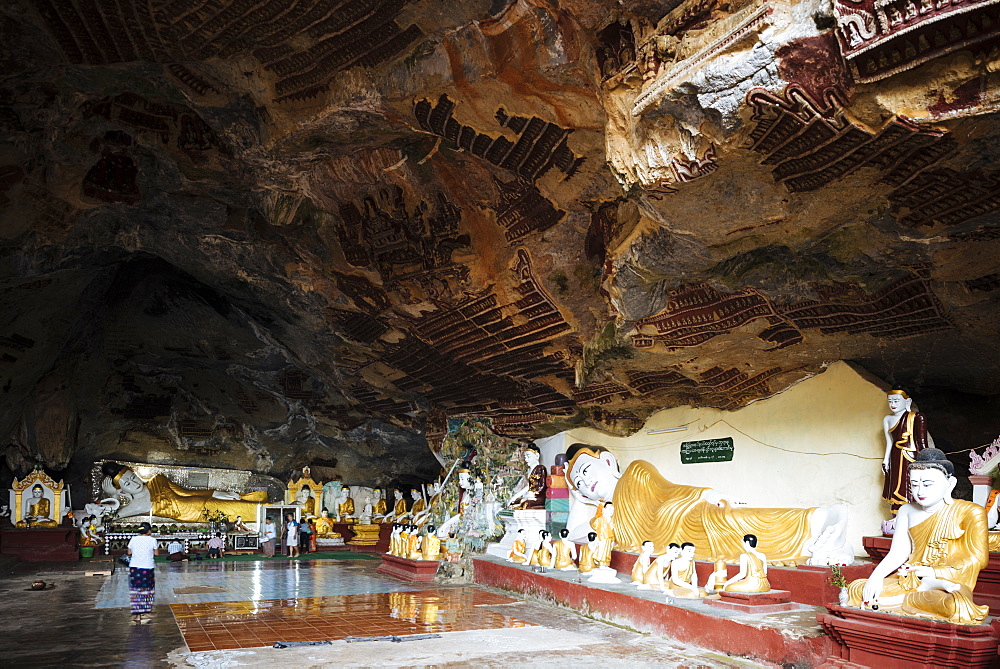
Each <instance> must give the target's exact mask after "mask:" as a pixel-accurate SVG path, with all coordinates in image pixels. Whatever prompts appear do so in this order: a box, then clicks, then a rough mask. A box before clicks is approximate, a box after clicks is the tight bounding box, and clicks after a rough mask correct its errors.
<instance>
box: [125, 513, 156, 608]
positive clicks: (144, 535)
mask: <svg viewBox="0 0 1000 669" xmlns="http://www.w3.org/2000/svg"><path fill="white" fill-rule="evenodd" d="M152 529H153V528H152V526H151V525H150V524H149V523H142V524H141V525H139V535H138V536H135V537H132V538H131V539H129V542H128V550H127V551H126V552H127V553H128V556H129V561H128V595H129V601H130V603H131V605H132V620H134V621H135V624H136V625H141V624H142V622H143V618H142V616H143V614H147V615H148V614H149V613H150V612H151V611H152V610H153V598H154V597H155V595H156V578H155V576H154V573H153V570H154V569H155V567H156V565H155V564H154V563H153V556H155V555H156V554H157V553H159V551H158V550H157V548H156V539H154V538H153V537H151V536H149V533H150V532H151V531H152ZM146 620H147V621H148V620H149V618H146Z"/></svg>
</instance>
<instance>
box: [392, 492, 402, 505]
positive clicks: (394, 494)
mask: <svg viewBox="0 0 1000 669" xmlns="http://www.w3.org/2000/svg"><path fill="white" fill-rule="evenodd" d="M392 494H393V496H394V497H395V498H396V501H397V502H398V501H399V500H401V499H403V491H402V490H393V491H392Z"/></svg>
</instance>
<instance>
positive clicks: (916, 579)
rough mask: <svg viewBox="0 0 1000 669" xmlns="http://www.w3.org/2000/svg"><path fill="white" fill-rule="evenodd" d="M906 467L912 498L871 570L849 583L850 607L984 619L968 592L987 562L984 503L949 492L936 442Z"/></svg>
mask: <svg viewBox="0 0 1000 669" xmlns="http://www.w3.org/2000/svg"><path fill="white" fill-rule="evenodd" d="M908 473H909V492H910V495H911V497H912V498H913V502H912V503H907V504H904V505H903V506H902V507H900V509H899V511H898V512H897V514H896V532H895V534H894V535H893V537H892V544H891V545H890V546H889V552H888V553H887V554H886V556H885V557H884V558H883V559H882V561H881V562H880V563H879V564H878V566H877V567H875V570H874V571H872V574H871V576H870V577H869V578H867V579H858V580H856V581H854V582H853V583H851V584H850V586H848V594H849V600H848V606H852V607H857V608H871V609H872V610H878V611H880V612H888V613H898V614H902V615H906V616H915V617H918V618H928V619H930V620H939V621H942V622H948V623H956V624H960V625H979V624H982V622H983V621H984V620H985V619H986V616H987V615H988V614H989V607H988V606H986V605H985V604H984V605H982V606H979V605H977V604H976V603H975V602H974V601H973V599H972V591H973V589H974V588H975V587H976V580H977V579H978V577H979V571H980V570H981V569H983V568H984V567H985V566H986V564H987V562H988V561H989V552H988V551H987V545H986V542H987V539H986V510H985V509H984V508H983V507H981V506H979V505H978V504H973V503H972V502H967V501H965V500H961V499H953V498H952V496H951V493H952V491H953V490H954V489H955V484H956V483H957V479H956V478H955V466H954V465H953V464H952V463H951V462H950V461H949V460H948V458H947V457H946V456H945V454H944V453H943V452H941V451H940V450H938V449H936V448H926V449H923V450H920V451H917V453H916V454H915V456H914V460H913V462H911V463H910V464H909V466H908Z"/></svg>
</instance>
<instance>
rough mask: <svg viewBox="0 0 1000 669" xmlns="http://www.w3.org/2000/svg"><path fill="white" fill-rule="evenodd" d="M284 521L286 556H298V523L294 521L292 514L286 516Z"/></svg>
mask: <svg viewBox="0 0 1000 669" xmlns="http://www.w3.org/2000/svg"><path fill="white" fill-rule="evenodd" d="M287 518H288V522H286V523H285V545H286V546H288V557H298V556H299V524H298V523H296V522H295V518H294V517H293V516H292V514H288V516H287Z"/></svg>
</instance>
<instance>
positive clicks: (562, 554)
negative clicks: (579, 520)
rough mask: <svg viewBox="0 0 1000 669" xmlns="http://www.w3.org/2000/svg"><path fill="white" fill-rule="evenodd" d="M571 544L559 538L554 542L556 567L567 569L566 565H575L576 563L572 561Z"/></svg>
mask: <svg viewBox="0 0 1000 669" xmlns="http://www.w3.org/2000/svg"><path fill="white" fill-rule="evenodd" d="M572 546H573V544H571V543H570V542H568V541H566V540H563V539H560V540H559V541H557V542H555V547H556V563H555V568H556V569H567V568H568V567H575V566H576V563H575V562H573V548H572Z"/></svg>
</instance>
